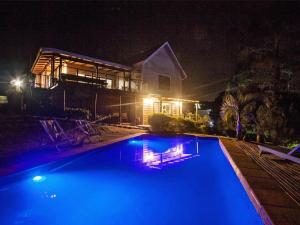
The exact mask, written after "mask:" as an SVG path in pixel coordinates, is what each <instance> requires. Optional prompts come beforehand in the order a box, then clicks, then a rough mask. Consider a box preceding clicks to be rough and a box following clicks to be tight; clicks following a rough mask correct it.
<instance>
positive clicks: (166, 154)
mask: <svg viewBox="0 0 300 225" xmlns="http://www.w3.org/2000/svg"><path fill="white" fill-rule="evenodd" d="M132 143H133V142H131V144H132ZM134 144H135V145H138V146H139V148H136V149H135V150H134V153H133V155H132V156H131V157H132V158H131V160H129V161H132V160H133V161H135V163H137V164H142V165H144V166H147V167H150V168H158V169H160V168H162V167H163V166H166V165H170V164H174V163H178V162H182V161H184V160H187V159H191V158H193V157H197V156H199V147H198V142H194V143H174V144H173V145H172V146H168V148H166V149H165V150H164V151H163V152H158V151H157V149H156V150H154V146H153V143H150V142H149V141H147V140H143V141H136V142H134ZM155 147H156V148H157V146H155ZM162 148H163V147H162ZM121 155H122V153H121V152H120V158H121V160H122V161H124V160H125V159H124V158H123V157H121ZM127 160H128V158H127ZM127 160H125V161H127Z"/></svg>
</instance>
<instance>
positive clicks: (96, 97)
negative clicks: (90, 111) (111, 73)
mask: <svg viewBox="0 0 300 225" xmlns="http://www.w3.org/2000/svg"><path fill="white" fill-rule="evenodd" d="M97 101H98V92H97V89H96V95H95V111H94V118H95V120H96V119H97Z"/></svg>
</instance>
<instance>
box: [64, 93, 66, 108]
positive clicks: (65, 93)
mask: <svg viewBox="0 0 300 225" xmlns="http://www.w3.org/2000/svg"><path fill="white" fill-rule="evenodd" d="M64 111H66V89H64Z"/></svg>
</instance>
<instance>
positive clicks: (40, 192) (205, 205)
mask: <svg viewBox="0 0 300 225" xmlns="http://www.w3.org/2000/svg"><path fill="white" fill-rule="evenodd" d="M0 224H1V225H13V224H26V225H41V224H43V225H77V224H84V225H85V224H89V225H92V224H97V225H98V224H103V225H106V224H113V225H117V224H126V225H140V224H143V225H148V224H149V225H150V224H151V225H160V224H161V225H166V224H170V225H174V224H180V225H185V224H189V225H193V224H201V225H206V224H209V225H214V224H216V225H217V224H237V225H240V224H243V225H248V224H249V225H250V224H262V221H261V219H260V217H259V215H258V214H257V212H256V211H255V209H254V207H253V205H252V204H251V202H250V200H249V198H248V196H247V194H246V192H245V190H244V189H243V187H242V185H241V183H240V182H239V180H238V178H237V176H236V175H235V173H234V171H233V169H232V168H231V166H230V164H229V162H228V161H227V159H226V158H225V156H224V154H223V152H222V150H221V149H220V147H219V143H218V140H217V139H208V138H207V139H205V138H197V137H192V136H176V137H161V136H151V135H143V136H140V137H137V138H134V139H130V140H126V141H122V142H119V143H116V144H112V145H110V146H107V147H103V148H101V149H99V150H97V151H94V152H92V153H89V154H86V155H83V156H81V157H77V158H73V159H72V160H69V161H67V162H61V163H59V164H57V163H56V164H55V166H52V167H49V165H47V167H46V166H44V167H40V168H37V169H35V170H32V171H30V172H26V176H25V177H24V176H23V178H22V179H18V181H16V182H13V183H12V182H10V183H5V184H3V182H2V184H1V188H0Z"/></svg>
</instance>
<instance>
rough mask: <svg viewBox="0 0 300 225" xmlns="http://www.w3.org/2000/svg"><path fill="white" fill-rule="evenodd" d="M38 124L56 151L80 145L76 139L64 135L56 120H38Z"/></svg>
mask: <svg viewBox="0 0 300 225" xmlns="http://www.w3.org/2000/svg"><path fill="white" fill-rule="evenodd" d="M40 123H41V125H42V127H43V128H44V130H45V132H46V133H47V135H48V137H49V138H50V140H51V141H52V143H54V144H55V147H56V149H57V150H61V147H68V146H76V145H79V144H80V143H78V141H77V140H76V138H74V137H72V136H70V135H67V134H66V132H65V131H64V129H63V128H62V127H61V126H60V124H59V122H58V121H57V120H56V119H50V120H40Z"/></svg>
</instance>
